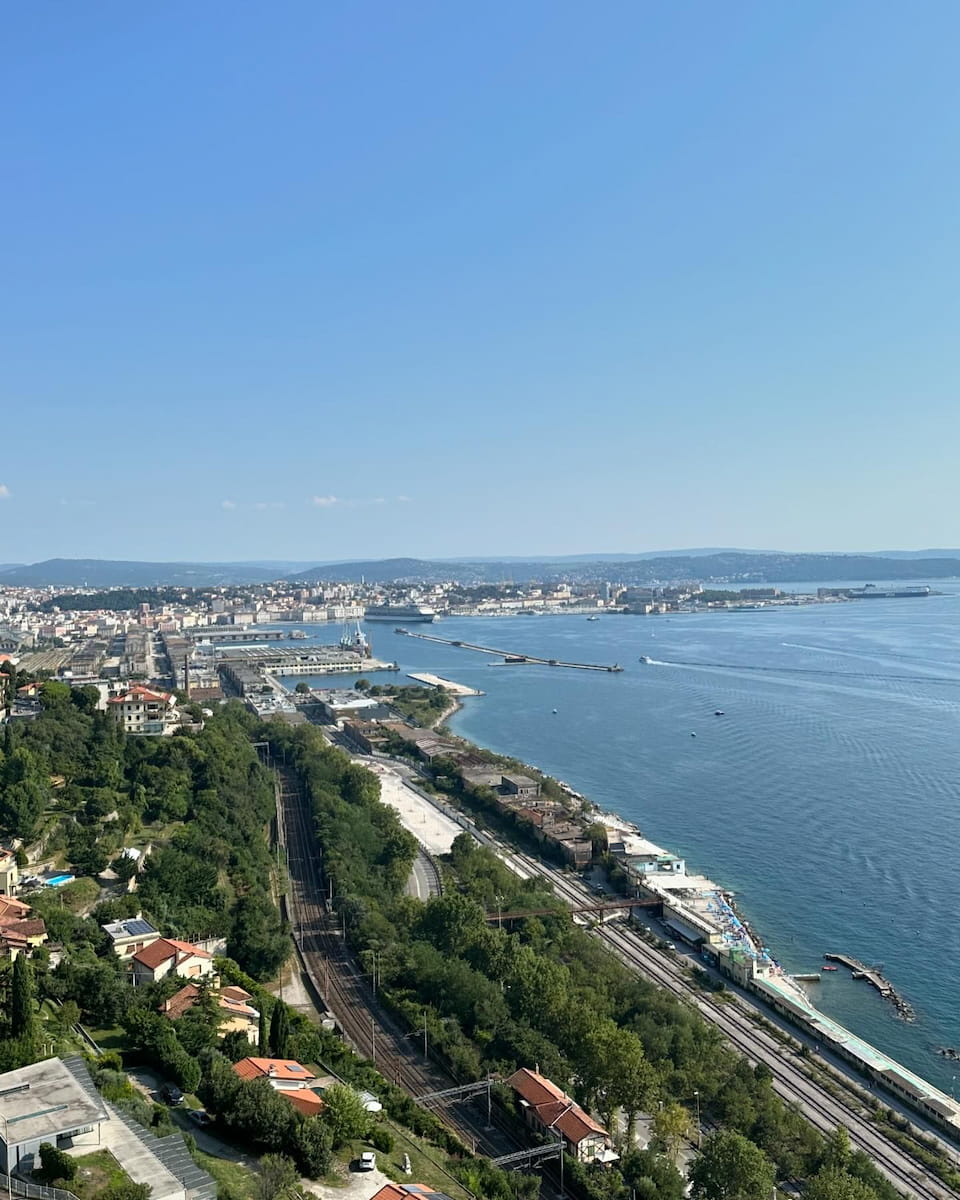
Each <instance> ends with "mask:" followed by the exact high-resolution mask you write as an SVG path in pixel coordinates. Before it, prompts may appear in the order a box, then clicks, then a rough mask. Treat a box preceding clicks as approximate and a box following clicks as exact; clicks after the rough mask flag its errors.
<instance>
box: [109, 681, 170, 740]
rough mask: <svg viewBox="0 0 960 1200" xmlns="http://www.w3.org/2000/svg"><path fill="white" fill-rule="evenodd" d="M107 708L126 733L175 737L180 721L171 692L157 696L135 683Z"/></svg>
mask: <svg viewBox="0 0 960 1200" xmlns="http://www.w3.org/2000/svg"><path fill="white" fill-rule="evenodd" d="M107 708H108V709H109V711H110V712H112V713H113V715H114V718H115V720H116V721H117V723H118V724H119V725H121V726H122V727H123V729H124V731H125V732H126V733H134V734H152V735H155V736H156V735H163V734H169V733H173V731H174V730H175V729H176V727H177V724H178V721H179V717H178V714H177V709H176V705H175V702H174V697H173V694H172V693H171V692H157V691H154V690H153V688H148V687H144V686H143V684H140V683H135V684H133V686H132V687H129V688H127V690H126V691H125V692H121V693H120V695H119V696H111V698H110V699H109V700H108V701H107Z"/></svg>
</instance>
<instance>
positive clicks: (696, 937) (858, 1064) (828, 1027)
mask: <svg viewBox="0 0 960 1200" xmlns="http://www.w3.org/2000/svg"><path fill="white" fill-rule="evenodd" d="M634 840H635V841H636V840H638V839H634ZM645 848H646V849H647V853H646V854H641V855H639V856H629V857H626V856H624V855H623V854H622V853H619V854H617V857H619V858H620V859H621V861H622V862H623V865H624V866H625V867H626V868H627V871H628V875H629V876H630V879H631V882H632V883H633V884H634V885H635V886H634V889H633V890H634V891H635V892H636V895H637V897H638V898H640V899H651V900H659V901H660V902H661V906H662V907H661V908H660V910H659V911H660V913H661V914H662V916H661V919H662V921H663V924H664V925H665V927H666V928H667V929H669V930H670V931H671V932H672V933H673V935H674V937H676V938H677V940H679V941H683V942H685V943H686V944H687V945H690V946H693V947H694V948H695V949H696V950H698V951H699V952H700V954H701V956H702V957H703V959H704V961H705V962H709V963H710V964H712V965H713V966H715V967H716V968H717V969H718V970H719V971H720V972H721V974H723V975H726V976H727V977H728V978H729V979H732V980H733V981H734V982H735V983H738V984H740V985H741V986H742V987H744V988H746V989H747V990H748V991H750V992H751V993H752V994H753V995H755V996H757V997H759V998H760V999H761V1000H763V1001H764V1003H765V1004H768V1005H769V1006H770V1007H771V1008H772V1009H773V1010H774V1011H775V1012H776V1013H778V1014H779V1015H780V1016H781V1017H784V1018H785V1019H786V1020H788V1021H789V1022H790V1023H791V1024H793V1025H795V1026H796V1027H797V1028H799V1029H800V1030H802V1031H803V1032H804V1033H806V1034H807V1035H808V1036H810V1037H812V1038H814V1039H815V1041H816V1042H818V1043H820V1045H821V1046H822V1047H823V1048H824V1049H827V1050H829V1051H830V1052H831V1053H833V1054H835V1055H837V1056H838V1057H839V1058H842V1059H844V1060H845V1061H846V1062H848V1063H850V1064H851V1065H852V1066H853V1067H854V1068H856V1070H857V1072H858V1073H859V1074H861V1075H863V1076H864V1077H865V1078H867V1079H869V1080H872V1081H873V1082H875V1083H877V1084H878V1085H879V1086H880V1087H882V1088H884V1089H886V1090H888V1091H889V1092H891V1093H892V1094H893V1095H895V1096H897V1097H898V1098H899V1099H900V1100H903V1101H904V1102H905V1103H906V1104H908V1105H909V1106H910V1107H911V1108H913V1109H915V1110H916V1111H917V1112H919V1113H920V1114H921V1115H923V1116H924V1117H926V1118H927V1119H928V1120H929V1121H930V1123H931V1124H933V1125H935V1126H936V1127H937V1128H938V1129H941V1130H943V1131H944V1132H945V1133H946V1134H948V1135H949V1136H950V1137H951V1139H953V1140H954V1141H960V1104H958V1103H957V1102H956V1101H954V1100H953V1099H951V1097H949V1096H947V1095H946V1094H945V1093H944V1092H940V1091H939V1090H938V1089H937V1088H935V1087H934V1086H933V1084H931V1083H928V1082H927V1081H926V1080H924V1079H921V1078H920V1077H919V1076H917V1075H915V1074H913V1072H911V1071H908V1070H907V1069H906V1068H905V1067H903V1066H901V1065H900V1064H899V1063H897V1062H895V1061H894V1060H893V1059H891V1058H889V1057H888V1056H887V1055H885V1054H883V1053H882V1052H881V1051H880V1050H878V1049H876V1047H874V1046H871V1045H870V1044H869V1042H865V1041H863V1040H862V1039H861V1038H858V1037H856V1036H855V1035H854V1034H853V1033H851V1032H850V1031H849V1030H847V1029H845V1028H844V1027H843V1026H842V1025H839V1024H837V1022H835V1021H833V1020H831V1019H830V1018H829V1017H827V1016H826V1015H825V1014H823V1013H820V1012H818V1011H817V1010H816V1009H815V1008H814V1007H813V1006H812V1005H810V1006H809V1007H808V1006H807V1005H805V1004H804V1003H803V1002H802V1001H801V999H800V996H801V995H802V993H800V992H799V990H798V988H797V986H796V985H795V984H793V983H792V981H791V982H789V983H788V982H786V977H785V973H784V972H782V971H781V970H780V968H779V967H777V965H776V964H775V963H773V961H772V960H769V959H766V960H765V959H763V958H761V959H760V960H759V961H758V956H757V955H756V954H755V953H752V952H750V951H748V950H747V949H745V948H744V945H743V944H732V945H731V944H730V943H729V942H728V941H727V937H728V934H727V932H726V930H725V928H724V926H723V924H722V923H721V922H720V921H718V920H717V919H716V918H715V916H714V913H713V912H711V911H710V909H709V908H708V907H707V902H706V900H705V897H707V896H709V895H712V894H713V892H712V889H715V887H716V885H714V884H712V883H711V882H710V881H709V880H705V879H703V878H701V877H697V876H687V875H686V874H685V864H684V863H683V861H682V860H681V859H678V858H677V857H676V856H675V855H671V854H669V853H667V852H665V851H662V850H660V849H659V848H658V847H653V846H650V844H649V843H648V844H647V847H645ZM618 849H619V848H618ZM637 859H639V861H637ZM654 911H658V910H654ZM631 920H633V921H636V922H643V920H644V918H643V916H642V914H639V913H637V912H634V913H633V914H631ZM795 997H796V998H795Z"/></svg>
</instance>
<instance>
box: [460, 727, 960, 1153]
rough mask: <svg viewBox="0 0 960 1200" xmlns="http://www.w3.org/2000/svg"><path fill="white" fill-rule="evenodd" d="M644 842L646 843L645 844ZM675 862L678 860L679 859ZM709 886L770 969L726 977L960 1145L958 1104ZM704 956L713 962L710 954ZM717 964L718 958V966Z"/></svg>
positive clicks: (602, 814) (729, 896) (630, 827)
mask: <svg viewBox="0 0 960 1200" xmlns="http://www.w3.org/2000/svg"><path fill="white" fill-rule="evenodd" d="M460 707H462V706H461V705H459V704H457V706H456V708H457V709H459V708H460ZM451 736H452V737H453V738H454V739H455V740H456V741H458V742H459V743H461V744H462V746H463V747H464V748H466V749H468V750H480V751H481V752H482V753H484V754H489V755H493V756H495V757H496V758H498V759H505V760H506V759H511V758H512V756H508V755H504V754H502V753H500V752H498V751H494V750H487V749H486V748H485V747H483V746H481V745H479V744H478V743H477V742H473V741H471V740H470V739H468V738H465V737H463V736H462V735H461V734H458V733H452V735H451ZM513 761H516V762H520V763H521V765H522V767H523V768H524V769H525V770H528V771H530V772H531V773H532V774H533V775H534V776H536V777H539V778H541V779H543V780H549V781H550V782H551V783H552V784H553V785H554V786H555V787H557V788H558V789H559V790H560V791H561V792H563V793H564V795H565V796H566V797H567V798H568V799H576V800H578V801H581V802H583V803H584V804H586V805H588V806H589V808H588V809H587V810H586V812H585V814H584V816H585V820H586V821H588V822H589V821H590V820H600V819H602V820H603V822H604V824H605V825H607V826H608V828H609V827H613V828H616V829H618V830H622V831H624V832H630V833H633V834H635V835H637V836H639V837H640V838H641V839H642V833H640V828H639V826H638V825H637V824H636V822H635V821H629V820H626V819H624V818H622V817H621V816H620V815H619V814H618V813H615V812H612V811H611V810H610V809H609V808H608V807H604V806H603V805H601V804H598V803H597V802H596V801H592V800H589V799H588V798H587V797H584V796H582V795H581V794H580V793H578V792H575V791H574V790H573V789H572V788H570V786H569V785H568V784H566V783H564V782H563V781H561V780H558V779H556V777H555V776H552V775H550V774H548V773H547V772H545V771H543V770H542V769H541V768H539V767H537V766H536V765H535V764H532V763H528V762H526V761H525V760H520V759H515V760H513ZM643 840H644V841H645V839H643ZM650 845H652V843H650ZM656 849H657V850H660V849H661V848H660V847H656ZM664 853H665V854H667V855H669V854H670V852H669V851H664ZM672 857H674V858H676V856H672ZM686 878H688V879H689V878H691V877H686ZM692 878H693V879H704V878H705V877H702V876H694V877H692ZM706 882H707V883H708V884H710V886H711V887H712V888H714V889H715V891H716V894H717V896H718V897H720V898H721V899H722V901H723V904H724V905H725V906H727V907H728V908H729V910H730V913H731V915H732V917H733V918H734V925H735V926H736V927H737V933H736V938H737V940H739V941H740V945H741V946H745V947H750V949H749V950H748V951H747V953H748V956H749V957H751V958H752V959H754V961H762V962H764V963H765V964H767V966H766V968H765V971H764V972H763V973H762V976H761V977H760V978H758V979H757V980H756V981H754V982H751V981H750V980H748V979H746V978H738V976H737V974H736V973H735V972H733V971H725V970H723V969H722V968H721V973H723V974H727V975H729V977H730V978H732V979H733V980H734V982H737V983H739V984H741V986H744V987H745V988H746V990H747V991H748V992H751V993H753V994H754V995H755V996H757V997H758V998H759V999H760V1000H761V1001H762V1002H764V1003H765V1004H766V1005H769V1007H770V1008H772V1010H773V1011H774V1012H775V1013H776V1014H777V1015H779V1016H781V1017H783V1018H785V1019H786V1020H787V1021H788V1022H789V1023H790V1024H792V1025H794V1026H795V1027H798V1028H800V1029H801V1030H802V1031H803V1032H804V1033H806V1034H807V1035H808V1036H813V1037H814V1038H815V1039H816V1041H817V1049H818V1050H819V1049H820V1047H821V1046H822V1047H823V1048H824V1049H827V1050H830V1051H831V1052H832V1053H833V1054H834V1055H836V1056H837V1057H838V1058H841V1059H844V1060H846V1061H847V1062H848V1063H850V1064H852V1065H853V1066H854V1067H855V1069H856V1070H857V1071H858V1072H859V1073H862V1074H865V1075H867V1076H868V1077H872V1078H874V1079H875V1080H876V1081H877V1082H878V1083H879V1084H880V1085H881V1086H884V1087H886V1088H888V1089H889V1090H890V1091H891V1093H892V1094H893V1095H895V1096H897V1098H898V1099H900V1100H905V1101H906V1102H907V1104H908V1106H909V1107H912V1108H913V1109H915V1110H919V1111H920V1112H921V1113H922V1115H923V1116H924V1117H925V1118H926V1119H927V1120H932V1122H933V1123H934V1124H935V1125H937V1126H939V1128H940V1129H941V1130H946V1131H947V1132H948V1134H949V1136H950V1137H951V1138H952V1139H954V1140H960V1105H958V1103H957V1101H956V1100H955V1099H954V1098H953V1097H952V1096H949V1095H947V1093H945V1092H943V1091H941V1090H940V1089H939V1088H937V1087H936V1086H935V1085H934V1084H933V1083H932V1082H930V1080H928V1079H927V1078H925V1077H924V1076H923V1075H920V1074H918V1073H917V1072H916V1071H915V1070H913V1069H911V1068H909V1067H906V1066H904V1065H903V1064H901V1063H900V1062H898V1061H897V1060H896V1059H893V1058H891V1057H890V1056H889V1055H887V1054H886V1053H885V1052H883V1051H880V1050H879V1049H877V1048H876V1047H874V1046H873V1045H872V1044H871V1043H869V1042H867V1041H866V1040H865V1039H864V1038H862V1037H860V1036H859V1035H857V1034H855V1033H854V1032H853V1031H852V1030H850V1029H848V1028H846V1027H845V1026H844V1025H842V1024H841V1023H840V1022H838V1021H835V1020H833V1018H831V1017H829V1016H827V1014H825V1013H824V1012H822V1011H821V1010H820V1009H819V1008H817V1006H816V1004H815V1003H814V1001H813V1000H812V999H811V996H810V993H809V991H808V989H807V988H806V987H804V986H803V983H802V982H801V981H798V980H797V979H795V978H794V976H793V975H791V974H790V973H789V972H787V971H786V970H785V969H784V968H782V967H781V966H780V964H779V962H778V961H777V960H776V958H775V957H774V955H773V954H772V953H771V948H770V947H767V946H766V945H765V944H764V943H763V940H762V939H761V937H760V936H759V934H758V933H757V930H756V926H755V925H753V924H752V922H751V921H750V920H749V918H748V917H746V915H745V914H744V912H743V910H742V909H741V908H740V906H739V905H738V904H737V903H736V898H735V893H734V892H733V891H732V890H730V891H728V890H727V889H726V888H724V887H723V886H722V885H717V884H713V883H712V881H709V880H707V881H706ZM703 957H704V958H705V959H706V958H707V956H706V955H704V956H703ZM708 961H709V960H708ZM711 965H714V966H716V965H717V961H716V959H714V960H713V961H712V963H711ZM861 1086H862V1085H861Z"/></svg>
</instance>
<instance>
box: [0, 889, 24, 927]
mask: <svg viewBox="0 0 960 1200" xmlns="http://www.w3.org/2000/svg"><path fill="white" fill-rule="evenodd" d="M29 911H30V905H29V904H24V902H23V901H22V900H15V899H14V898H13V896H0V925H6V924H8V923H9V922H10V921H22V920H23V918H24V917H25V916H26V915H27V913H28V912H29Z"/></svg>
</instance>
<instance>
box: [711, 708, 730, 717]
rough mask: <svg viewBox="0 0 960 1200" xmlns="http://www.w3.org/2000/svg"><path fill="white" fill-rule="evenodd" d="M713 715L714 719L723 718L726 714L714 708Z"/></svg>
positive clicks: (720, 709)
mask: <svg viewBox="0 0 960 1200" xmlns="http://www.w3.org/2000/svg"><path fill="white" fill-rule="evenodd" d="M713 715H714V716H715V717H725V716H726V715H727V714H726V713H725V712H724V711H723V709H722V708H715V709H714V710H713Z"/></svg>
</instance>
